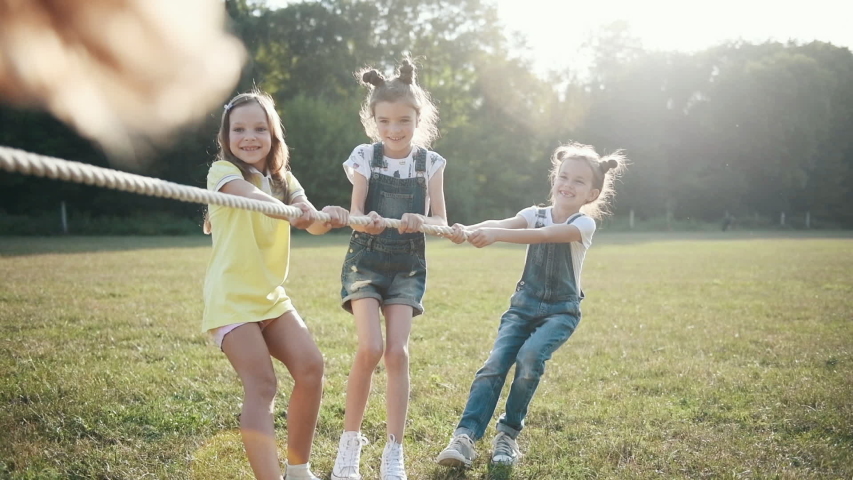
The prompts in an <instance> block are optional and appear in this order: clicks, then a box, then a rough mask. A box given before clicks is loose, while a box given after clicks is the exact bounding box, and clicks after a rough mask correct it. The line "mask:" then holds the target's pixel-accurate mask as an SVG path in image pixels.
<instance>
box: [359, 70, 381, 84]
mask: <svg viewBox="0 0 853 480" xmlns="http://www.w3.org/2000/svg"><path fill="white" fill-rule="evenodd" d="M361 80H362V81H363V82H364V83H369V84H371V85H373V86H374V87H378V86H380V85H382V84H384V83H385V77H384V76H382V74H381V73H379V71H378V70H368V71H366V72H364V75H362V76H361Z"/></svg>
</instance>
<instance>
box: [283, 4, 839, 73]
mask: <svg viewBox="0 0 853 480" xmlns="http://www.w3.org/2000/svg"><path fill="white" fill-rule="evenodd" d="M292 1H294V0H268V4H269V5H272V6H284V5H286V4H287V3H290V2H292ZM487 1H489V0H487ZM490 1H493V2H496V4H497V6H498V13H499V15H500V17H501V20H502V21H503V23H504V24H505V26H506V27H507V28H508V29H509V30H511V31H517V32H519V33H521V34H523V35H524V36H526V37H527V41H528V45H529V46H530V48H531V51H532V53H533V56H534V61H535V63H536V65H537V66H538V67H539V68H540V69H543V70H544V69H546V68H547V67H548V66H549V65H553V66H556V67H564V66H567V65H570V64H573V63H576V62H583V59H582V58H581V57H580V55H579V54H578V49H579V48H580V46H581V45H582V44H583V42H584V41H585V40H587V39H588V38H589V36H590V34H591V33H592V32H593V31H594V30H595V29H597V28H599V27H600V26H601V25H606V24H609V23H612V22H615V21H618V20H624V21H626V22H628V24H629V26H630V29H631V32H632V33H633V34H634V36H636V37H638V38H639V39H640V41H641V42H642V43H643V46H644V47H645V48H647V49H651V50H681V51H696V50H701V49H704V48H707V47H709V46H712V45H716V44H718V43H721V42H723V41H725V40H733V39H738V38H742V39H744V40H747V41H750V42H762V41H765V40H777V41H782V42H785V41H788V40H790V39H794V40H798V41H811V40H821V41H824V42H831V43H833V44H835V45H840V46H845V47H849V48H853V22H851V21H850V19H851V18H853V1H850V0H713V1H709V0H705V1H696V0H584V1H578V0H490ZM413 53H415V54H417V52H413Z"/></svg>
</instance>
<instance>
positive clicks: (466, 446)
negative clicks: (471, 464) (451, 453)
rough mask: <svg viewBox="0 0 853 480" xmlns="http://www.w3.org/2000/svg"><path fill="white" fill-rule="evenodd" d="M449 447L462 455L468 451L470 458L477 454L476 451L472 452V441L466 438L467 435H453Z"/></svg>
mask: <svg viewBox="0 0 853 480" xmlns="http://www.w3.org/2000/svg"><path fill="white" fill-rule="evenodd" d="M449 448H452V449H453V450H456V451H458V452H460V453H462V454H463V455H464V454H465V452H470V454H471V458H474V457H476V456H477V453H476V452H474V441H473V440H471V439H470V438H468V436H467V435H458V436H456V437H453V440H452V441H451V442H450V446H449Z"/></svg>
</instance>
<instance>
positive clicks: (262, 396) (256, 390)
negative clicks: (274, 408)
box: [243, 373, 278, 405]
mask: <svg viewBox="0 0 853 480" xmlns="http://www.w3.org/2000/svg"><path fill="white" fill-rule="evenodd" d="M243 391H244V393H245V395H246V401H247V402H259V403H262V404H264V405H271V404H272V403H273V402H274V401H275V395H276V393H277V392H278V382H277V381H276V378H275V374H274V373H271V374H269V375H262V376H258V377H255V378H253V379H251V380H250V381H248V382H244V384H243Z"/></svg>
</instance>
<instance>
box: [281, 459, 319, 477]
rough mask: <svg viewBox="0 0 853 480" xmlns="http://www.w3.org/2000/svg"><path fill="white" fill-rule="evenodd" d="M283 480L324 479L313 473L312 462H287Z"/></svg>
mask: <svg viewBox="0 0 853 480" xmlns="http://www.w3.org/2000/svg"><path fill="white" fill-rule="evenodd" d="M282 478H283V480H322V479H321V478H320V477H318V476H316V475H314V474H313V473H311V464H310V463H306V464H305V465H296V466H291V465H289V464H287V463H285V467H284V477H282Z"/></svg>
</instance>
